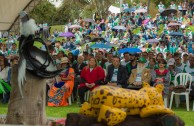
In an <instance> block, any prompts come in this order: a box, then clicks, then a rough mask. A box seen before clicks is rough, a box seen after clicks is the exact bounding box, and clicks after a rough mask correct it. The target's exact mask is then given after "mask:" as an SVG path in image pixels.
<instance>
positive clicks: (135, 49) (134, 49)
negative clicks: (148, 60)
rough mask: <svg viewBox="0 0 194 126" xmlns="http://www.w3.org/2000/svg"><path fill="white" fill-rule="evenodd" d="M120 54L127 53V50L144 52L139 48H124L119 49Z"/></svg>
mask: <svg viewBox="0 0 194 126" xmlns="http://www.w3.org/2000/svg"><path fill="white" fill-rule="evenodd" d="M118 52H119V54H121V53H125V52H129V53H138V52H142V51H141V50H140V49H138V48H124V49H121V50H119V51H118Z"/></svg>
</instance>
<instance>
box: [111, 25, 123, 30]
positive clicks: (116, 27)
mask: <svg viewBox="0 0 194 126" xmlns="http://www.w3.org/2000/svg"><path fill="white" fill-rule="evenodd" d="M113 29H118V30H126V27H124V26H121V25H119V26H115V27H113Z"/></svg>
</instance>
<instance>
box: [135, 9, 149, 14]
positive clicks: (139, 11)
mask: <svg viewBox="0 0 194 126" xmlns="http://www.w3.org/2000/svg"><path fill="white" fill-rule="evenodd" d="M146 12H147V10H146V9H138V10H136V11H135V13H146Z"/></svg>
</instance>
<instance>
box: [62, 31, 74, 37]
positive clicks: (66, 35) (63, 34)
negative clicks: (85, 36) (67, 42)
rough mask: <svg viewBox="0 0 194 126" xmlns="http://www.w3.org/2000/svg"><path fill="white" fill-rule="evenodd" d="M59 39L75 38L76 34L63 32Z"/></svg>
mask: <svg viewBox="0 0 194 126" xmlns="http://www.w3.org/2000/svg"><path fill="white" fill-rule="evenodd" d="M59 37H74V34H73V33H71V32H62V33H61V34H60V35H59Z"/></svg>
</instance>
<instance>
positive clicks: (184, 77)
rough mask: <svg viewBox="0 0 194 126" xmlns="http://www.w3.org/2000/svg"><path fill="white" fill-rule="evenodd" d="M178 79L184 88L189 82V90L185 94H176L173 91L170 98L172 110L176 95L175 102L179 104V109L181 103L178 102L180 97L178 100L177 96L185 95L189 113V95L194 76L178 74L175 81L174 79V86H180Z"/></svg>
mask: <svg viewBox="0 0 194 126" xmlns="http://www.w3.org/2000/svg"><path fill="white" fill-rule="evenodd" d="M178 79H180V85H183V86H187V83H188V81H189V87H188V88H187V90H186V91H185V92H182V93H175V92H174V91H172V94H171V98H170V109H171V107H172V102H173V96H174V95H175V102H176V104H177V107H178V105H179V103H180V102H179V101H177V99H178V100H179V97H178V98H176V95H177V96H180V95H185V97H186V106H187V111H189V94H190V91H191V82H192V76H191V75H190V74H188V73H179V74H177V75H176V76H175V79H174V86H178Z"/></svg>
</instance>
